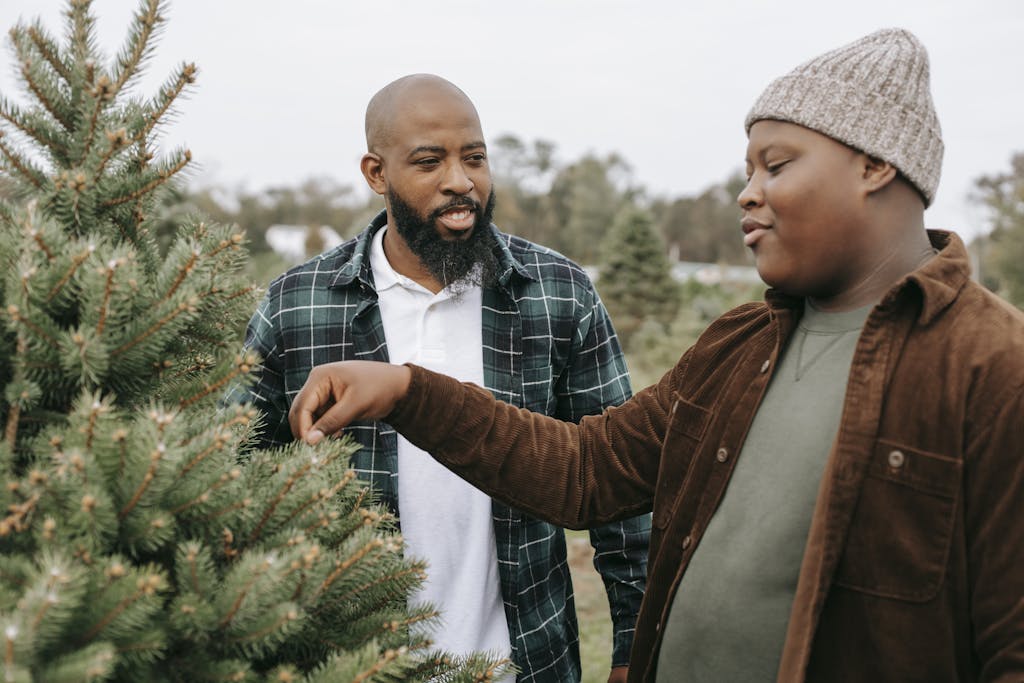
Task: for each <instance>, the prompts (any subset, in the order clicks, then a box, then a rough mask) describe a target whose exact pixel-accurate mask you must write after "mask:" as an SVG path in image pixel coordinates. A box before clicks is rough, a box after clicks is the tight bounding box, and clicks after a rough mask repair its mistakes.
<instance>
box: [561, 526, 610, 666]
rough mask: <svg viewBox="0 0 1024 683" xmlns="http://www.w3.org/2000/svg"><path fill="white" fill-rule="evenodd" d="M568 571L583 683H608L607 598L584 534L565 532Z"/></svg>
mask: <svg viewBox="0 0 1024 683" xmlns="http://www.w3.org/2000/svg"><path fill="white" fill-rule="evenodd" d="M566 541H567V545H568V555H569V570H570V572H571V573H572V585H573V589H574V591H575V593H576V617H577V619H578V620H579V623H580V660H581V661H582V663H583V683H607V681H608V671H609V668H610V667H611V657H612V622H611V617H610V616H609V615H608V596H607V594H606V593H605V592H604V583H603V582H602V581H601V576H600V575H599V574H598V573H597V572H596V571H595V570H594V564H593V557H594V549H593V548H592V547H591V546H590V536H589V534H588V533H587V532H586V531H566Z"/></svg>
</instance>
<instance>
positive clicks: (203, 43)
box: [0, 0, 1024, 236]
mask: <svg viewBox="0 0 1024 683" xmlns="http://www.w3.org/2000/svg"><path fill="white" fill-rule="evenodd" d="M65 5H66V2H65V1H64V0H60V1H58V0H0V27H2V28H3V29H4V31H6V29H7V28H8V27H10V26H11V25H13V24H14V23H15V22H16V21H17V20H18V19H19V18H24V19H30V18H35V17H41V18H42V19H43V20H44V22H45V23H46V25H47V26H48V27H49V28H50V30H51V32H52V33H57V34H60V35H63V32H64V22H63V18H62V15H61V12H62V11H63V9H64V6H65ZM137 5H138V3H137V2H135V1H134V0H94V2H93V8H94V12H95V14H96V15H97V17H98V35H99V38H100V44H101V46H102V47H103V48H104V50H105V52H106V53H107V54H108V55H111V54H113V53H115V52H116V50H117V49H118V48H119V47H120V45H121V43H122V41H123V37H124V32H125V29H126V27H127V25H128V21H129V18H130V16H131V13H132V12H133V10H134V9H135V8H136V6H137ZM167 14H168V19H169V22H168V23H167V24H166V25H165V27H164V32H163V34H162V37H161V43H160V47H159V50H158V54H157V56H156V59H155V60H154V61H153V62H151V63H150V65H149V70H148V73H149V76H148V78H147V79H146V80H144V81H142V83H141V84H140V86H139V88H140V89H139V92H140V94H146V95H148V94H149V93H150V92H151V91H152V90H153V88H154V87H155V86H156V84H158V83H160V82H162V81H163V79H164V78H165V77H166V76H167V75H168V74H169V73H170V72H171V70H172V68H173V67H174V65H175V64H177V63H179V62H181V61H194V62H195V63H196V64H197V65H198V66H199V69H200V76H199V81H198V83H197V86H196V88H195V89H194V90H193V92H192V94H191V96H190V98H189V99H188V100H187V101H185V102H184V103H183V104H182V106H181V107H180V108H179V117H178V119H177V120H176V121H175V122H174V124H173V125H172V126H170V127H168V128H167V129H166V132H165V134H164V140H165V142H166V143H167V144H172V145H184V146H187V147H188V148H190V149H191V150H192V152H193V156H194V158H195V159H196V161H198V162H199V164H200V167H201V168H200V170H199V171H198V172H196V173H195V174H194V178H195V180H196V181H197V182H199V183H219V184H222V185H226V186H228V187H234V186H239V185H243V184H244V185H245V186H246V187H248V188H249V189H252V190H255V189H260V188H263V187H266V186H268V185H273V184H277V185H280V184H287V185H295V184H297V183H299V182H300V181H302V180H304V179H306V178H308V177H310V176H331V177H333V178H336V179H338V180H340V181H342V182H346V183H351V184H353V185H354V186H357V187H358V188H360V191H362V188H363V187H364V184H363V182H362V178H361V176H359V174H358V162H359V157H360V155H361V154H362V152H363V151H364V140H363V133H362V126H363V123H362V118H363V113H364V111H365V106H366V102H367V100H368V99H369V98H370V96H372V95H373V93H374V92H376V91H377V90H378V89H379V88H381V87H382V86H383V85H385V84H386V83H388V82H389V81H391V80H393V79H395V78H397V77H399V76H402V75H405V74H408V73H414V72H432V73H436V74H439V75H442V76H444V77H446V78H448V79H449V80H451V81H453V82H454V83H456V84H457V85H458V86H460V87H461V88H462V89H463V90H465V91H466V93H467V94H468V95H469V96H470V97H471V98H472V99H473V101H474V102H475V103H476V106H477V109H478V110H479V112H480V116H481V120H482V122H483V127H484V133H485V135H486V136H488V137H489V138H491V139H493V138H495V137H497V136H498V135H499V134H502V133H514V134H516V135H518V136H519V137H520V138H522V139H524V140H527V141H529V140H533V139H536V138H543V139H546V140H550V141H552V142H554V143H555V144H556V145H557V147H558V152H559V154H558V156H559V158H560V159H562V160H573V159H576V158H578V157H579V156H580V155H582V154H583V153H585V152H587V151H592V152H596V153H598V154H605V153H608V152H618V153H619V154H620V155H621V156H623V157H624V158H625V159H626V160H627V161H628V162H629V164H630V165H631V166H632V168H633V171H634V179H635V180H636V181H637V182H639V183H640V184H642V185H644V186H645V187H646V188H647V189H648V190H649V192H650V193H651V194H653V195H670V196H678V195H687V194H695V193H697V192H699V191H701V190H703V189H704V188H706V187H707V186H708V185H711V184H713V183H716V182H720V181H722V180H724V179H725V178H726V177H727V176H728V175H729V174H730V173H731V172H732V171H734V170H737V169H739V168H741V167H742V165H743V163H742V162H743V156H744V149H745V146H746V138H745V135H744V132H743V126H742V122H743V117H744V115H745V114H746V112H747V109H748V108H749V107H750V105H751V104H752V103H753V101H754V100H755V99H756V97H757V95H758V94H759V93H760V92H761V90H762V89H763V88H764V87H765V86H766V85H767V84H768V82H769V81H770V80H771V79H772V78H774V77H776V76H779V75H782V74H783V73H785V72H787V71H789V70H790V69H792V68H793V67H794V66H796V65H797V64H798V63H800V62H802V61H804V60H805V59H808V58H810V57H813V56H816V55H818V54H820V53H822V52H824V51H826V50H828V49H831V48H834V47H838V46H840V45H842V44H845V43H847V42H850V41H852V40H854V39H856V38H858V37H860V36H862V35H864V34H867V33H869V32H871V31H874V30H876V29H878V28H882V27H887V26H902V27H905V28H908V29H910V30H911V31H913V32H914V33H916V34H917V35H918V37H919V38H921V40H922V41H923V42H924V44H925V45H926V46H927V47H928V49H929V53H930V56H931V64H932V89H933V94H934V98H935V102H936V107H937V109H938V113H939V119H940V122H941V125H942V129H943V136H944V139H945V143H946V157H945V164H944V168H943V177H942V182H941V183H940V185H939V191H938V196H937V199H936V203H935V205H934V206H933V207H932V208H930V209H929V210H928V212H927V213H926V223H927V224H928V226H929V227H936V228H949V229H955V230H958V231H960V232H961V233H962V234H964V235H966V236H971V235H973V234H976V233H977V232H979V231H980V230H981V229H983V228H984V227H985V226H984V224H983V218H984V213H983V212H982V211H981V210H980V209H979V208H977V207H975V206H972V205H971V204H970V203H969V202H968V195H969V193H970V191H971V187H972V183H973V180H974V179H975V178H976V177H978V176H979V175H982V174H992V173H998V172H1001V171H1004V170H1008V168H1009V160H1010V156H1011V154H1012V153H1013V152H1014V151H1020V152H1024V40H1022V38H1021V36H1024V2H1021V0H973V1H972V2H965V1H963V0H960V1H955V2H954V1H951V0H857V1H856V2H849V1H845V2H826V1H824V0H772V1H759V0H705V1H704V2H700V3H697V2H687V1H685V0H629V1H627V0H616V1H612V0H508V1H505V2H501V1H500V0H473V1H471V0H432V1H431V2H423V1H422V0H409V1H405V0H364V1H362V2H356V1H352V0H288V1H287V2H285V1H282V0H205V1H201V0H176V1H175V0H172V2H171V4H170V6H169V10H168V13H167ZM4 38H5V48H6V49H5V50H4V51H3V53H2V54H0V92H2V93H3V94H4V95H5V96H14V97H15V99H21V97H20V95H21V94H20V92H19V91H18V89H17V88H16V87H15V85H14V83H15V81H14V78H13V71H14V67H13V60H12V58H11V55H12V52H11V50H10V47H9V44H8V41H7V40H6V35H4ZM22 101H23V100H22Z"/></svg>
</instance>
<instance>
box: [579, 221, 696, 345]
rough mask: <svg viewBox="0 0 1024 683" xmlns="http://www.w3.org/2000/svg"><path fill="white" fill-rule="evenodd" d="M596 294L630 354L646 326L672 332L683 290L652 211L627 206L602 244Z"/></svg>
mask: <svg viewBox="0 0 1024 683" xmlns="http://www.w3.org/2000/svg"><path fill="white" fill-rule="evenodd" d="M601 254H602V259H601V271H600V275H599V278H598V281H597V289H598V292H599V293H600V295H601V299H602V301H604V304H605V306H606V307H607V308H608V314H609V315H610V316H611V319H612V322H613V323H614V325H615V330H616V332H617V333H618V335H619V337H621V338H622V343H623V346H624V347H625V348H626V350H627V351H629V343H630V341H631V339H632V337H633V335H634V334H635V333H636V332H637V331H638V330H639V329H640V328H641V326H643V324H644V322H645V321H647V320H652V321H656V322H657V323H659V324H660V325H661V326H667V325H668V324H669V323H670V322H671V321H672V319H673V318H674V317H675V314H676V311H677V310H678V308H679V294H680V291H679V285H678V283H676V281H675V280H673V279H672V272H671V269H672V266H671V263H670V262H669V259H668V254H667V253H666V251H665V244H664V242H662V240H661V237H659V235H658V233H657V232H656V231H655V229H654V221H653V219H652V217H651V215H650V213H648V212H647V211H645V210H643V209H641V208H638V207H636V206H633V205H627V206H626V207H625V208H624V209H622V210H621V211H620V212H619V214H618V215H617V216H616V218H615V221H614V223H613V224H612V227H611V229H610V230H609V231H608V234H607V235H605V237H604V239H603V240H602V242H601Z"/></svg>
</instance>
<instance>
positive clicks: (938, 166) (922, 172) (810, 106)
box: [745, 29, 943, 206]
mask: <svg viewBox="0 0 1024 683" xmlns="http://www.w3.org/2000/svg"><path fill="white" fill-rule="evenodd" d="M762 119H775V120H780V121H789V122H792V123H796V124H799V125H801V126H804V127H806V128H810V129H812V130H815V131H818V132H819V133H823V134H825V135H827V136H829V137H830V138H833V139H835V140H838V141H840V142H842V143H844V144H846V145H849V146H850V147H854V148H856V149H859V150H860V151H862V152H865V153H867V154H869V155H871V156H873V157H877V158H879V159H882V160H884V161H888V162H889V163H890V164H892V165H893V166H895V167H896V168H897V169H898V170H899V171H900V172H901V173H902V174H903V175H904V176H905V177H906V178H907V180H909V181H910V182H911V183H912V184H913V185H914V186H915V187H916V188H917V189H918V190H919V191H920V192H921V194H922V195H923V197H924V199H925V205H926V206H927V205H930V204H931V203H932V201H933V200H934V199H935V191H936V189H937V188H938V185H939V176H940V174H941V171H942V153H943V144H942V131H941V129H940V127H939V120H938V117H937V116H936V114H935V105H934V103H933V102H932V96H931V88H930V85H929V68H928V53H927V52H926V51H925V48H924V45H922V44H921V41H919V40H918V39H917V38H916V37H915V36H914V35H913V34H912V33H910V32H909V31H906V30H904V29H883V30H881V31H876V32H875V33H872V34H870V35H867V36H865V37H863V38H861V39H859V40H857V41H854V42H853V43H850V44H849V45H845V46H843V47H840V48H838V49H835V50H832V51H830V52H826V53H825V54H823V55H821V56H819V57H815V58H814V59H812V60H810V61H808V62H805V63H803V64H801V65H800V66H798V67H797V68H796V69H794V70H793V71H791V72H790V73H788V74H786V75H785V76H782V77H781V78H777V79H775V80H774V81H772V83H771V84H770V85H769V86H768V87H767V88H766V89H765V91H764V92H763V93H761V96H760V97H759V98H758V100H757V102H756V103H755V104H754V106H753V108H751V110H750V113H749V114H747V118H746V122H745V126H746V130H747V133H748V134H749V133H750V127H751V126H752V125H753V124H754V123H755V122H757V121H760V120H762Z"/></svg>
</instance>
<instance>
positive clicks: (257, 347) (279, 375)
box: [230, 285, 293, 448]
mask: <svg viewBox="0 0 1024 683" xmlns="http://www.w3.org/2000/svg"><path fill="white" fill-rule="evenodd" d="M275 291H276V288H275V287H274V285H271V287H270V289H269V291H268V292H267V294H266V295H265V296H264V297H263V300H262V301H261V302H260V305H259V307H258V308H257V309H256V312H255V313H254V314H253V316H252V318H251V319H250V320H249V325H248V327H247V329H246V333H245V348H246V349H248V350H251V351H255V352H256V353H257V354H259V356H260V359H261V363H260V366H259V368H258V369H257V371H256V373H255V374H256V381H255V383H253V384H251V385H248V386H246V387H238V388H236V389H235V390H234V391H233V392H232V394H231V396H230V400H232V401H234V402H238V403H251V404H252V405H253V407H254V408H256V409H257V410H259V411H260V425H259V427H258V429H257V431H256V447H257V448H270V447H273V446H279V445H283V444H286V443H290V442H291V441H293V437H292V432H291V427H290V425H289V424H288V407H289V404H288V398H287V395H286V392H285V384H284V354H283V346H282V344H281V330H280V329H279V327H278V321H279V318H278V316H277V315H276V311H275V308H276V306H275V303H274V302H275V300H276V299H275V297H274V292H275Z"/></svg>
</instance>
